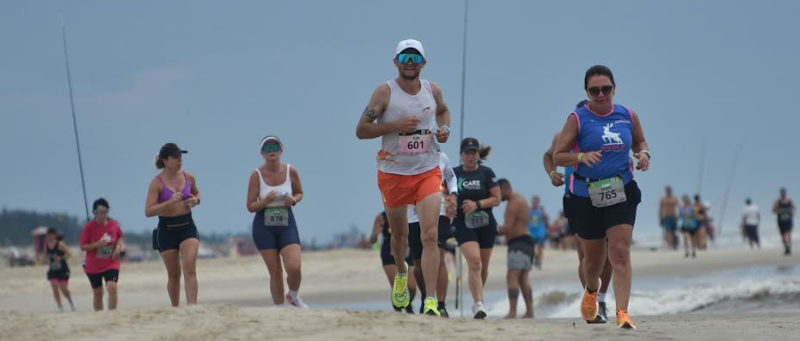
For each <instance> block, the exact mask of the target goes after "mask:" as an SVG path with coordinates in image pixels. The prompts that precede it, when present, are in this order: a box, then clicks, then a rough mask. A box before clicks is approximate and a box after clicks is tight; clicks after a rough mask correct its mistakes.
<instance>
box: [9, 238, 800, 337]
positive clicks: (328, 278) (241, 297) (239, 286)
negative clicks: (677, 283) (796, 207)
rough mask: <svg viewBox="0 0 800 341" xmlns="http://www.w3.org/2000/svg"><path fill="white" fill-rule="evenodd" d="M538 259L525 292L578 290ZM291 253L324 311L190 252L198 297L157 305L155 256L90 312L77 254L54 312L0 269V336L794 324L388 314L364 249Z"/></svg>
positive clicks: (555, 258)
mask: <svg viewBox="0 0 800 341" xmlns="http://www.w3.org/2000/svg"><path fill="white" fill-rule="evenodd" d="M548 251H549V250H548ZM546 257H547V258H545V264H544V269H543V270H542V271H533V272H532V274H531V278H532V281H533V283H534V296H535V298H536V299H537V300H542V301H546V298H544V300H543V297H542V296H537V295H540V294H541V293H537V291H536V290H537V288H539V287H548V286H553V285H566V286H571V288H570V289H571V290H573V291H578V290H580V288H579V284H578V281H577V274H576V271H577V270H576V266H577V264H576V263H577V256H576V255H575V254H574V251H550V252H548V253H547V254H546ZM505 258H506V257H505V248H503V247H498V248H497V249H495V253H494V256H493V259H492V263H491V268H490V278H489V280H488V283H487V288H486V291H487V292H489V291H495V292H502V291H504V290H505V271H506V266H505ZM632 258H633V264H634V291H636V290H637V281H639V280H642V281H647V280H656V281H658V280H660V279H665V280H666V279H670V280H674V279H675V278H683V277H686V278H691V277H692V276H701V275H703V274H707V273H710V272H715V271H724V270H731V269H738V268H751V267H776V268H794V267H797V266H798V265H800V264H799V263H800V262H798V260H800V258H798V257H797V256H794V257H783V256H782V255H780V251H779V250H777V249H764V250H760V251H755V252H751V251H744V250H741V249H727V250H713V251H709V252H703V253H700V254H699V255H698V258H697V259H695V260H691V259H688V260H687V259H684V258H683V254H682V253H679V252H668V253H667V252H650V251H645V250H638V251H635V252H634V254H633V255H632ZM303 261H304V263H303V286H302V288H301V294H302V296H303V298H304V300H305V301H306V303H307V304H309V305H310V306H311V307H312V308H314V307H323V308H324V309H310V310H302V311H301V310H299V309H289V308H283V309H281V308H275V307H272V303H271V300H270V299H269V289H268V277H267V271H266V268H265V267H264V265H263V263H262V261H261V259H260V258H258V257H245V258H238V259H211V260H200V261H199V263H198V277H199V281H200V303H201V304H200V305H198V306H194V307H182V308H179V309H173V308H170V307H168V299H167V295H166V290H165V286H166V273H165V270H164V268H163V266H162V264H161V263H158V262H151V263H141V264H123V269H122V271H121V274H120V282H119V290H120V298H119V307H120V308H119V310H118V311H115V312H113V313H99V314H97V313H94V312H91V311H90V310H91V290H90V288H89V284H88V280H87V279H86V277H85V275H84V274H83V272H82V271H81V269H80V267H79V265H78V264H77V262H73V263H75V264H72V279H71V281H70V289H71V290H72V292H73V297H74V298H75V302H76V305H77V306H78V312H76V313H64V314H57V313H56V306H55V303H54V302H53V299H52V295H51V293H50V288H49V284H48V283H47V282H46V281H45V272H46V270H45V268H44V267H38V268H0V339H3V340H45V339H53V338H54V337H57V338H58V339H60V340H94V339H104V340H142V339H165V340H166V339H170V340H249V339H269V340H283V339H292V340H323V339H324V340H416V339H423V338H425V339H426V340H445V339H450V340H452V339H458V340H484V339H488V338H501V339H504V340H505V339H508V340H523V339H524V340H538V339H543V340H544V339H546V340H562V339H563V340H568V339H580V338H584V337H589V336H591V337H598V338H597V339H612V338H615V339H616V338H618V337H644V338H645V339H658V340H671V339H675V340H687V339H696V340H723V339H724V340H738V339H751V338H758V339H766V338H770V339H772V338H777V339H791V338H795V337H797V335H798V334H797V332H798V330H800V327H798V324H797V323H796V321H797V319H798V318H800V309H797V310H795V311H789V312H782V313H774V312H773V313H757V312H756V313H747V312H745V313H742V314H702V313H699V314H698V313H693V314H678V315H653V313H652V312H649V311H635V310H634V309H635V307H636V301H635V300H636V298H634V299H633V300H632V303H631V314H632V316H633V317H634V321H635V322H636V323H637V327H638V331H637V332H636V333H631V332H626V331H621V330H618V329H616V328H614V327H613V326H612V325H601V326H588V325H586V324H585V323H583V322H582V321H581V320H580V319H579V318H544V319H542V318H537V319H535V320H534V321H523V320H514V321H508V320H500V319H496V318H494V319H491V320H489V321H473V320H470V319H457V318H453V319H450V320H442V319H432V318H427V317H424V316H408V315H401V314H394V313H391V312H389V311H388V308H389V303H388V299H387V296H388V292H389V285H388V282H387V281H386V279H385V277H384V275H383V273H382V270H381V267H380V261H379V259H378V255H377V254H376V253H375V252H373V251H357V250H340V251H331V252H320V253H308V254H305V255H304V258H303ZM722 284H724V283H722ZM731 284H734V283H731ZM454 294H455V291H454V289H453V286H452V284H451V287H450V294H449V299H448V302H452V298H453V297H454ZM466 296H468V294H467V295H466ZM381 301H386V309H385V310H383V311H375V310H359V308H358V307H360V306H363V305H364V304H365V303H369V302H373V303H374V302H381ZM489 303H491V302H489ZM545 303H546V302H543V303H538V304H545ZM538 304H537V309H538V307H539V305H538ZM448 305H449V306H450V311H451V315H456V314H455V311H454V309H453V307H452V303H448ZM379 309H382V308H379ZM575 313H576V314H577V311H576V312H575ZM403 331H408V333H407V334H404V332H403Z"/></svg>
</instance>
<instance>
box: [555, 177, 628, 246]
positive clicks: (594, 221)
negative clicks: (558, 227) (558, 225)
mask: <svg viewBox="0 0 800 341" xmlns="http://www.w3.org/2000/svg"><path fill="white" fill-rule="evenodd" d="M625 196H626V197H627V198H628V201H625V202H621V203H619V204H616V205H612V206H608V207H595V206H594V205H592V200H591V199H590V198H589V197H581V196H575V195H574V196H573V197H572V202H571V205H572V209H573V211H572V213H573V215H572V217H571V218H570V219H571V221H570V224H572V223H573V222H574V223H575V225H573V226H572V227H573V228H577V230H578V236H580V237H581V238H582V239H588V240H596V239H602V238H605V237H606V230H608V229H610V228H612V227H614V226H617V225H621V224H628V225H631V226H634V225H635V224H636V208H637V206H638V205H639V203H640V202H641V201H642V192H641V191H640V190H639V186H638V185H637V184H636V181H634V180H631V181H630V182H628V183H627V184H626V185H625Z"/></svg>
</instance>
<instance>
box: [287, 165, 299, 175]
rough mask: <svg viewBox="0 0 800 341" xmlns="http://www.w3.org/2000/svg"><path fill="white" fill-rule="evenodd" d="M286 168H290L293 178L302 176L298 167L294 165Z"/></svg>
mask: <svg viewBox="0 0 800 341" xmlns="http://www.w3.org/2000/svg"><path fill="white" fill-rule="evenodd" d="M286 167H289V174H290V175H291V176H300V173H299V172H298V171H297V167H296V166H294V165H290V164H288V163H287V164H286Z"/></svg>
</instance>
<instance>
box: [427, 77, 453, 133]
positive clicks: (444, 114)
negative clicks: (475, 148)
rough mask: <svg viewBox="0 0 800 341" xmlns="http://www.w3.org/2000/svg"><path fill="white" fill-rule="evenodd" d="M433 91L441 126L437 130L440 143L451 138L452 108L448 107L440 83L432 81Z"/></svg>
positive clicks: (438, 120) (437, 116)
mask: <svg viewBox="0 0 800 341" xmlns="http://www.w3.org/2000/svg"><path fill="white" fill-rule="evenodd" d="M431 91H432V92H433V100H434V101H436V125H438V126H439V127H440V129H439V131H437V132H436V140H437V141H439V143H445V142H447V139H448V138H450V108H448V107H447V102H445V101H444V95H443V94H442V87H440V86H439V84H437V83H434V82H431ZM442 127H446V128H442Z"/></svg>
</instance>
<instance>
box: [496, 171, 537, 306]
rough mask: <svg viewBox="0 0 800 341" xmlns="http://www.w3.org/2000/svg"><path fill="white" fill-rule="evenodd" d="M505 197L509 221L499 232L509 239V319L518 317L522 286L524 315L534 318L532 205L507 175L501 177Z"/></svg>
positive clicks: (502, 191) (506, 221) (500, 182)
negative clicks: (531, 273) (518, 299)
mask: <svg viewBox="0 0 800 341" xmlns="http://www.w3.org/2000/svg"><path fill="white" fill-rule="evenodd" d="M497 183H498V184H499V185H500V193H501V195H502V198H503V201H508V205H507V206H506V214H505V223H504V225H503V226H500V229H499V231H498V233H499V234H501V235H503V236H505V238H506V240H507V241H508V274H507V275H506V281H507V283H508V302H509V311H508V316H506V318H507V319H513V318H516V317H517V297H519V292H520V289H521V290H522V297H523V298H524V299H525V309H526V311H525V315H524V316H522V318H524V319H532V318H533V290H532V289H531V285H530V282H529V281H528V274H530V272H531V267H532V265H533V238H531V234H530V232H529V231H528V220H530V215H529V214H528V213H529V211H530V207H529V206H528V202H527V200H525V197H524V196H522V195H521V194H519V193H516V192H514V191H513V190H512V189H511V183H509V182H508V180H506V179H500V180H498V181H497Z"/></svg>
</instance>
